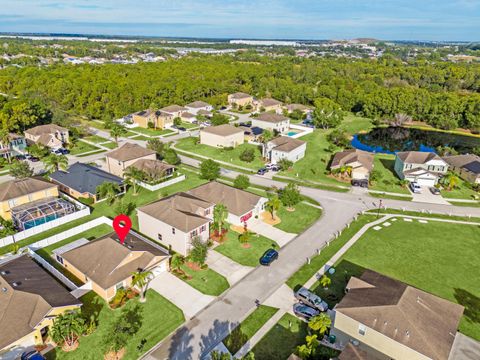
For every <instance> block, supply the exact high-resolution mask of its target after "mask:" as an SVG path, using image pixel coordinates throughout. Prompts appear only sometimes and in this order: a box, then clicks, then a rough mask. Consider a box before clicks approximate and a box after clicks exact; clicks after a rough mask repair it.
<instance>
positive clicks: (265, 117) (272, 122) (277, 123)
mask: <svg viewBox="0 0 480 360" xmlns="http://www.w3.org/2000/svg"><path fill="white" fill-rule="evenodd" d="M254 126H256V127H259V128H262V129H264V130H270V131H272V132H277V133H279V134H283V133H285V132H287V131H288V129H289V128H290V119H289V118H288V117H286V116H283V115H280V114H273V113H261V114H260V115H258V116H257V117H252V127H254Z"/></svg>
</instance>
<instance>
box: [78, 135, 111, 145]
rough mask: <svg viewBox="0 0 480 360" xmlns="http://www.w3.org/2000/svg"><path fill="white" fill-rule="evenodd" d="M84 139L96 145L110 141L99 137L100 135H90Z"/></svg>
mask: <svg viewBox="0 0 480 360" xmlns="http://www.w3.org/2000/svg"><path fill="white" fill-rule="evenodd" d="M84 139H85V140H87V141H90V142H93V143H95V144H99V143H102V142H107V141H110V140H109V139H107V138H104V137H101V136H98V135H90V136H87V137H84Z"/></svg>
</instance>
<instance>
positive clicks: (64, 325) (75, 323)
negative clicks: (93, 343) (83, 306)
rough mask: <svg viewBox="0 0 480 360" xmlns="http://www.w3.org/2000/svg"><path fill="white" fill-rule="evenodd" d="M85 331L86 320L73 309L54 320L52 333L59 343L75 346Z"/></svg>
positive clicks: (54, 339)
mask: <svg viewBox="0 0 480 360" xmlns="http://www.w3.org/2000/svg"><path fill="white" fill-rule="evenodd" d="M84 331H85V320H84V319H83V317H82V316H81V315H80V313H79V312H78V311H71V312H67V313H65V314H62V315H59V316H57V318H56V319H55V320H53V325H52V327H51V329H50V335H51V337H52V339H53V341H55V342H56V343H57V344H62V346H66V347H69V348H71V347H73V346H75V344H76V343H77V342H78V338H79V337H80V336H81V335H82V334H83V332H84Z"/></svg>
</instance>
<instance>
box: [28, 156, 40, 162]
mask: <svg viewBox="0 0 480 360" xmlns="http://www.w3.org/2000/svg"><path fill="white" fill-rule="evenodd" d="M28 160H30V161H31V162H39V161H40V159H39V158H37V157H35V156H31V157H30V159H28Z"/></svg>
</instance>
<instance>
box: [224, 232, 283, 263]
mask: <svg viewBox="0 0 480 360" xmlns="http://www.w3.org/2000/svg"><path fill="white" fill-rule="evenodd" d="M257 235H258V234H256V235H254V236H252V239H251V241H250V242H249V244H250V247H249V248H244V247H243V246H242V244H241V243H240V242H239V241H238V233H237V232H235V231H233V230H229V231H228V233H227V239H226V240H225V242H224V243H223V244H221V245H219V246H217V247H216V248H215V249H214V251H218V252H219V253H220V254H222V255H225V256H227V257H229V258H230V259H232V260H233V261H235V262H237V263H239V264H241V265H245V266H253V267H255V266H257V265H258V264H259V262H258V261H259V260H260V257H261V256H262V255H263V253H264V252H265V251H267V250H268V249H270V248H275V249H278V245H277V243H276V242H275V241H273V240H270V239H268V238H266V237H264V236H262V235H258V236H257Z"/></svg>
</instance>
